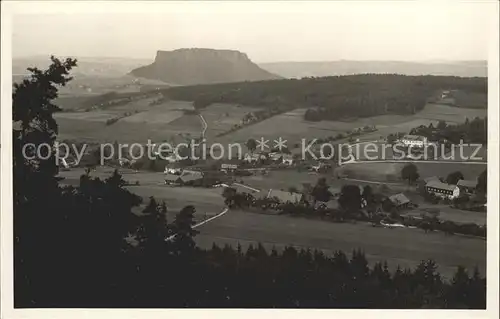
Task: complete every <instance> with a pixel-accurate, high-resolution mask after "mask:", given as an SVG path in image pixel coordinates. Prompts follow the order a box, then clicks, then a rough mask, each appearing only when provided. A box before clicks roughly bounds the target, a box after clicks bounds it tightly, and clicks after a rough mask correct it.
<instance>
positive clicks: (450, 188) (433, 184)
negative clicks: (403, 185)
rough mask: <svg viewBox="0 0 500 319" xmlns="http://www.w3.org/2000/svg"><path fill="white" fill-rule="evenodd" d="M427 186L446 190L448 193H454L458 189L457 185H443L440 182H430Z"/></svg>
mask: <svg viewBox="0 0 500 319" xmlns="http://www.w3.org/2000/svg"><path fill="white" fill-rule="evenodd" d="M426 186H427V187H434V188H438V189H444V190H448V191H454V190H455V189H456V187H457V186H456V185H450V184H445V183H441V182H439V181H430V182H428V183H427V185H426Z"/></svg>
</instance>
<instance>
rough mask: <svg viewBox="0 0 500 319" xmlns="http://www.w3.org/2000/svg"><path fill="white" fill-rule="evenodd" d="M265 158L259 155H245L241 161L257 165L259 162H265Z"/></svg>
mask: <svg viewBox="0 0 500 319" xmlns="http://www.w3.org/2000/svg"><path fill="white" fill-rule="evenodd" d="M265 159H266V156H265V155H264V154H260V153H246V154H245V156H244V157H243V160H244V161H245V162H248V163H257V162H258V161H260V160H265Z"/></svg>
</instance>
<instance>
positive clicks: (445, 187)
mask: <svg viewBox="0 0 500 319" xmlns="http://www.w3.org/2000/svg"><path fill="white" fill-rule="evenodd" d="M425 189H426V191H427V192H428V193H431V194H434V195H436V196H438V197H441V198H449V199H454V198H457V197H458V196H459V195H460V189H459V188H458V186H456V185H450V184H446V183H442V182H438V181H430V182H428V183H427V184H426V185H425Z"/></svg>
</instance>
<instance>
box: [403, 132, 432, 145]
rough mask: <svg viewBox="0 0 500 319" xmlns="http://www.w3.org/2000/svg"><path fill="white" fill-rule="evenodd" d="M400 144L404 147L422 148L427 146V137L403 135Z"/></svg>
mask: <svg viewBox="0 0 500 319" xmlns="http://www.w3.org/2000/svg"><path fill="white" fill-rule="evenodd" d="M401 143H403V144H404V145H405V146H411V147H424V146H425V145H426V144H427V137H424V136H420V135H405V136H404V137H403V138H402V139H401Z"/></svg>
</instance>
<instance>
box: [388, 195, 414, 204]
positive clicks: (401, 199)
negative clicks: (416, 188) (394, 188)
mask: <svg viewBox="0 0 500 319" xmlns="http://www.w3.org/2000/svg"><path fill="white" fill-rule="evenodd" d="M389 200H390V201H391V202H392V203H393V204H394V205H396V206H399V205H404V204H408V203H409V202H410V200H409V199H408V197H406V195H405V194H403V193H399V194H396V195H392V196H389Z"/></svg>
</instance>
